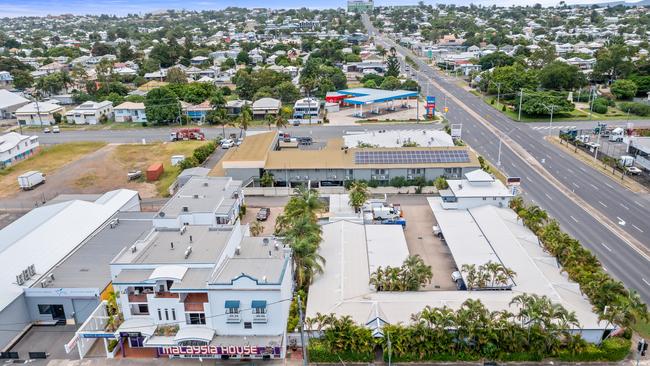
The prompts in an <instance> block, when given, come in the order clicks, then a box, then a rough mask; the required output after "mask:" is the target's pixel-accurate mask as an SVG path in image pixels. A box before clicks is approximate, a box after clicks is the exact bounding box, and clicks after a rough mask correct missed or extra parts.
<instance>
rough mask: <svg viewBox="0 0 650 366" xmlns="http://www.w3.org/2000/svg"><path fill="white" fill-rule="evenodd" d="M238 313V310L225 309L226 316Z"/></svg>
mask: <svg viewBox="0 0 650 366" xmlns="http://www.w3.org/2000/svg"><path fill="white" fill-rule="evenodd" d="M237 313H239V308H227V309H226V314H237Z"/></svg>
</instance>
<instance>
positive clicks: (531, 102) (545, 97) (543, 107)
mask: <svg viewBox="0 0 650 366" xmlns="http://www.w3.org/2000/svg"><path fill="white" fill-rule="evenodd" d="M515 106H517V107H518V106H519V95H517V97H516V99H515ZM551 108H552V110H553V114H554V115H555V114H561V113H568V112H571V111H572V110H573V109H574V108H575V106H574V105H573V103H572V102H570V101H568V100H567V99H566V97H565V96H562V95H556V94H553V93H550V92H526V93H524V101H523V102H522V103H521V111H522V112H524V113H526V114H530V115H545V116H548V115H550V114H551Z"/></svg>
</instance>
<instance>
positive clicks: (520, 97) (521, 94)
mask: <svg viewBox="0 0 650 366" xmlns="http://www.w3.org/2000/svg"><path fill="white" fill-rule="evenodd" d="M523 100H524V89H523V88H522V89H521V90H520V91H519V116H518V117H517V121H519V122H521V103H522V102H523Z"/></svg>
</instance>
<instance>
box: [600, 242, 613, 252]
mask: <svg viewBox="0 0 650 366" xmlns="http://www.w3.org/2000/svg"><path fill="white" fill-rule="evenodd" d="M600 244H601V245H602V246H604V247H605V249H607V250H609V251H610V252H611V251H612V250H611V249H609V247H608V246H607V245H605V243H600Z"/></svg>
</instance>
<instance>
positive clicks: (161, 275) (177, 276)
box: [149, 265, 187, 281]
mask: <svg viewBox="0 0 650 366" xmlns="http://www.w3.org/2000/svg"><path fill="white" fill-rule="evenodd" d="M185 272H187V267H185V266H176V265H169V266H160V267H158V268H156V269H154V270H153V272H152V273H151V276H149V279H150V280H159V279H165V278H171V279H174V280H179V281H180V280H182V279H183V277H184V276H185Z"/></svg>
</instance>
